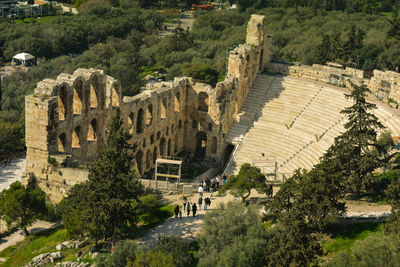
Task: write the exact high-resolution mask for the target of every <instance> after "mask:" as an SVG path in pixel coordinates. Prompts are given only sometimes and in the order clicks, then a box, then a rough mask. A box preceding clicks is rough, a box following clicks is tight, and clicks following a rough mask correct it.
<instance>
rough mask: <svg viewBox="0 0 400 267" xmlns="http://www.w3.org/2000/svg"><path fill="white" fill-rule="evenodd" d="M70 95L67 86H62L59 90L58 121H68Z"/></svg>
mask: <svg viewBox="0 0 400 267" xmlns="http://www.w3.org/2000/svg"><path fill="white" fill-rule="evenodd" d="M67 98H68V93H67V88H66V87H65V86H61V88H60V89H59V90H58V119H59V120H60V121H64V120H66V119H67V114H68V105H67V103H68V101H67Z"/></svg>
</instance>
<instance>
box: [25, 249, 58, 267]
mask: <svg viewBox="0 0 400 267" xmlns="http://www.w3.org/2000/svg"><path fill="white" fill-rule="evenodd" d="M62 257H63V256H62V253H61V252H53V253H43V254H40V255H38V256H36V257H34V258H33V259H32V261H31V262H30V263H28V264H27V265H25V266H24V267H37V266H42V265H45V264H48V263H54V262H55V261H58V260H61V259H62Z"/></svg>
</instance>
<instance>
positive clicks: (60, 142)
mask: <svg viewBox="0 0 400 267" xmlns="http://www.w3.org/2000/svg"><path fill="white" fill-rule="evenodd" d="M66 140H67V136H66V135H65V133H62V134H60V136H59V137H58V141H57V150H58V152H65V144H66Z"/></svg>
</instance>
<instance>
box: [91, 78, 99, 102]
mask: <svg viewBox="0 0 400 267" xmlns="http://www.w3.org/2000/svg"><path fill="white" fill-rule="evenodd" d="M98 103H99V78H98V77H97V76H94V77H93V78H92V80H91V81H90V108H97V107H98Z"/></svg>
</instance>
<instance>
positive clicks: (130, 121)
mask: <svg viewBox="0 0 400 267" xmlns="http://www.w3.org/2000/svg"><path fill="white" fill-rule="evenodd" d="M134 122H135V114H133V112H131V113H129V116H128V127H129V133H130V134H133V124H134Z"/></svg>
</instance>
